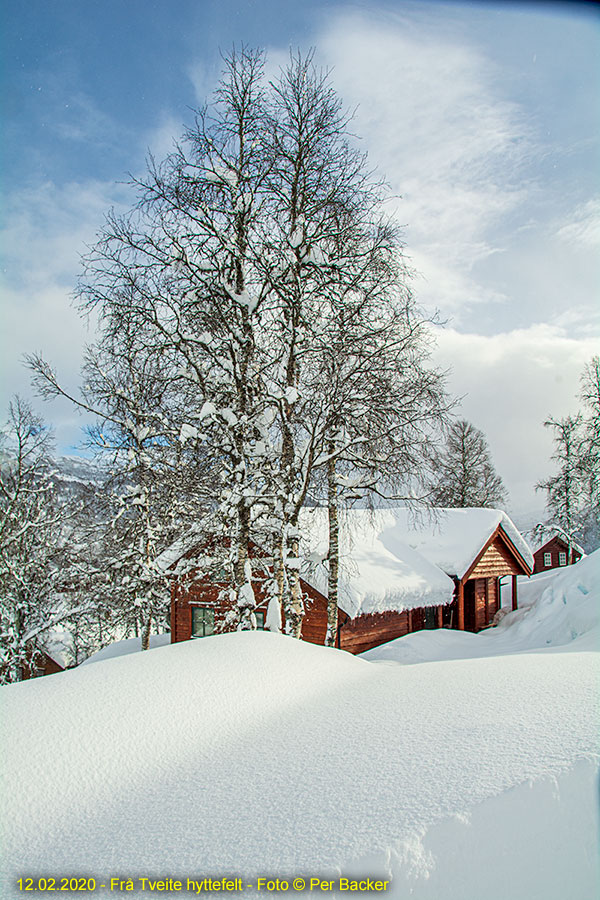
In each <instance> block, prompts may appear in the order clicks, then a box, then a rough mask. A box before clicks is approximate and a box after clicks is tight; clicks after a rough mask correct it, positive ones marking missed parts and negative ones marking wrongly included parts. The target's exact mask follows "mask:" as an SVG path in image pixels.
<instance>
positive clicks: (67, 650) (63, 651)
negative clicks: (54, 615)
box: [42, 626, 74, 669]
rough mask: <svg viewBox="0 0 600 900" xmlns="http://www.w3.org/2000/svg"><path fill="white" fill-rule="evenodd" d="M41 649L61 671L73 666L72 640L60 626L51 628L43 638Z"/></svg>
mask: <svg viewBox="0 0 600 900" xmlns="http://www.w3.org/2000/svg"><path fill="white" fill-rule="evenodd" d="M42 648H43V650H44V653H46V655H47V656H49V657H50V658H51V659H53V660H54V662H55V663H58V665H59V666H62V668H63V669H66V668H68V667H69V666H71V665H73V662H74V652H73V638H72V637H71V635H70V633H69V632H68V631H67V630H66V629H64V628H61V627H60V626H57V627H55V628H51V629H50V631H48V632H47V634H46V635H45V637H44V641H43V644H42Z"/></svg>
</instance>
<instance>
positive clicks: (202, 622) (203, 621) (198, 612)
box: [192, 606, 215, 638]
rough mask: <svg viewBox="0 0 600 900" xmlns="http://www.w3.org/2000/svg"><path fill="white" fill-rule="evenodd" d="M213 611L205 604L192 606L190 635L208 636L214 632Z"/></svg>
mask: <svg viewBox="0 0 600 900" xmlns="http://www.w3.org/2000/svg"><path fill="white" fill-rule="evenodd" d="M214 630H215V611H214V609H209V608H208V607H207V606H192V637H193V638H200V637H208V635H209V634H214Z"/></svg>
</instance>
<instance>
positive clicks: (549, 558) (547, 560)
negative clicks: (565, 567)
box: [544, 553, 552, 567]
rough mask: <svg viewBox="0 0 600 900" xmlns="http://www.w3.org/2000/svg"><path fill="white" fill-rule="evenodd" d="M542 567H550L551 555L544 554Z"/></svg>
mask: <svg viewBox="0 0 600 900" xmlns="http://www.w3.org/2000/svg"><path fill="white" fill-rule="evenodd" d="M544 565H545V566H546V567H549V566H551V565H552V554H551V553H544Z"/></svg>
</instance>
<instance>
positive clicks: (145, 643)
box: [142, 616, 152, 650]
mask: <svg viewBox="0 0 600 900" xmlns="http://www.w3.org/2000/svg"><path fill="white" fill-rule="evenodd" d="M151 629H152V616H148V619H147V620H146V622H145V624H144V628H143V631H142V650H147V649H148V648H149V647H150V631H151Z"/></svg>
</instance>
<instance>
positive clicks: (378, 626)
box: [340, 611, 416, 653]
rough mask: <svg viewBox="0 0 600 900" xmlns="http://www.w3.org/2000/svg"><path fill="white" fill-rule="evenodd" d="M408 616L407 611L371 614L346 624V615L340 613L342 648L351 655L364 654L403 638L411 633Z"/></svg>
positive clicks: (350, 620) (358, 617) (348, 621)
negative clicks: (387, 642)
mask: <svg viewBox="0 0 600 900" xmlns="http://www.w3.org/2000/svg"><path fill="white" fill-rule="evenodd" d="M408 615H409V614H408V612H407V611H404V612H384V613H371V614H369V615H363V616H357V617H356V618H355V619H349V620H347V621H346V622H344V613H340V624H341V626H342V627H341V629H340V647H341V649H342V650H347V651H348V652H349V653H364V652H365V650H371V649H372V648H373V647H378V646H379V644H384V643H385V642H386V641H393V640H394V638H397V637H402V635H403V634H408V632H409V618H408ZM415 630H416V629H415Z"/></svg>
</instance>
